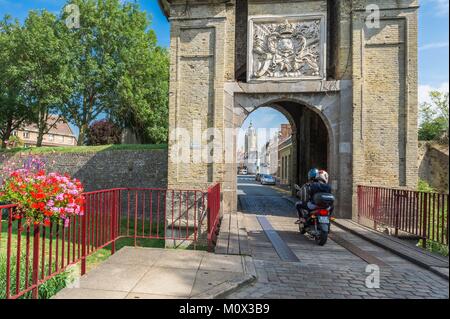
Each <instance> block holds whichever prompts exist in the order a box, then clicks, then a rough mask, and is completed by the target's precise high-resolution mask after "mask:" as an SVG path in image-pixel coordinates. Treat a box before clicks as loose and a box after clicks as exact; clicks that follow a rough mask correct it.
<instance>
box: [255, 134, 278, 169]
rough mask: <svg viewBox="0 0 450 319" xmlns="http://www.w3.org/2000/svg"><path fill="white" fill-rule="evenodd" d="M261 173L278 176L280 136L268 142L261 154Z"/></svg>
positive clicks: (275, 136) (273, 137) (276, 135)
mask: <svg viewBox="0 0 450 319" xmlns="http://www.w3.org/2000/svg"><path fill="white" fill-rule="evenodd" d="M259 159H260V173H262V174H269V175H273V176H277V174H278V134H275V135H274V136H272V137H271V138H270V139H269V141H267V142H266V143H265V144H264V145H263V147H262V148H261V152H260V156H259Z"/></svg>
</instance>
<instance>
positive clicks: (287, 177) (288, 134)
mask: <svg viewBox="0 0 450 319" xmlns="http://www.w3.org/2000/svg"><path fill="white" fill-rule="evenodd" d="M277 153H278V173H277V177H278V181H279V183H280V184H281V185H290V184H291V182H292V176H293V166H292V158H293V145H292V127H291V125H289V124H281V128H280V134H279V143H278V152H277Z"/></svg>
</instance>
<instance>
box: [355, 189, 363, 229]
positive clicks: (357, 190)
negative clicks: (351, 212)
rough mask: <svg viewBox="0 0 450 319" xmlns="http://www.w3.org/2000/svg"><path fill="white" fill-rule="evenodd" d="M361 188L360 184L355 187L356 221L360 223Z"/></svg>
mask: <svg viewBox="0 0 450 319" xmlns="http://www.w3.org/2000/svg"><path fill="white" fill-rule="evenodd" d="M361 190H362V188H361V186H359V185H358V186H357V187H356V202H357V205H358V206H357V210H358V212H357V213H358V223H360V222H361V210H362V207H361V200H362V198H361V197H362V192H361Z"/></svg>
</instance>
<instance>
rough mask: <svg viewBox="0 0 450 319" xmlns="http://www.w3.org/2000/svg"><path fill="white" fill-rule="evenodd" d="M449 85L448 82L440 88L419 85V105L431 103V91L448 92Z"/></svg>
mask: <svg viewBox="0 0 450 319" xmlns="http://www.w3.org/2000/svg"><path fill="white" fill-rule="evenodd" d="M448 88H449V84H448V82H444V83H442V84H441V85H440V86H439V87H433V86H431V85H427V84H425V85H419V104H422V103H423V102H431V99H430V92H431V91H441V92H448V91H449V90H448Z"/></svg>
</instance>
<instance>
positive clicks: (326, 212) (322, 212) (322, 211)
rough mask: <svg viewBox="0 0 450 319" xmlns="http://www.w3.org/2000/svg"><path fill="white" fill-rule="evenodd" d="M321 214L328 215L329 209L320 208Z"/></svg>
mask: <svg viewBox="0 0 450 319" xmlns="http://www.w3.org/2000/svg"><path fill="white" fill-rule="evenodd" d="M319 216H328V211H327V210H326V209H321V210H319Z"/></svg>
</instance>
